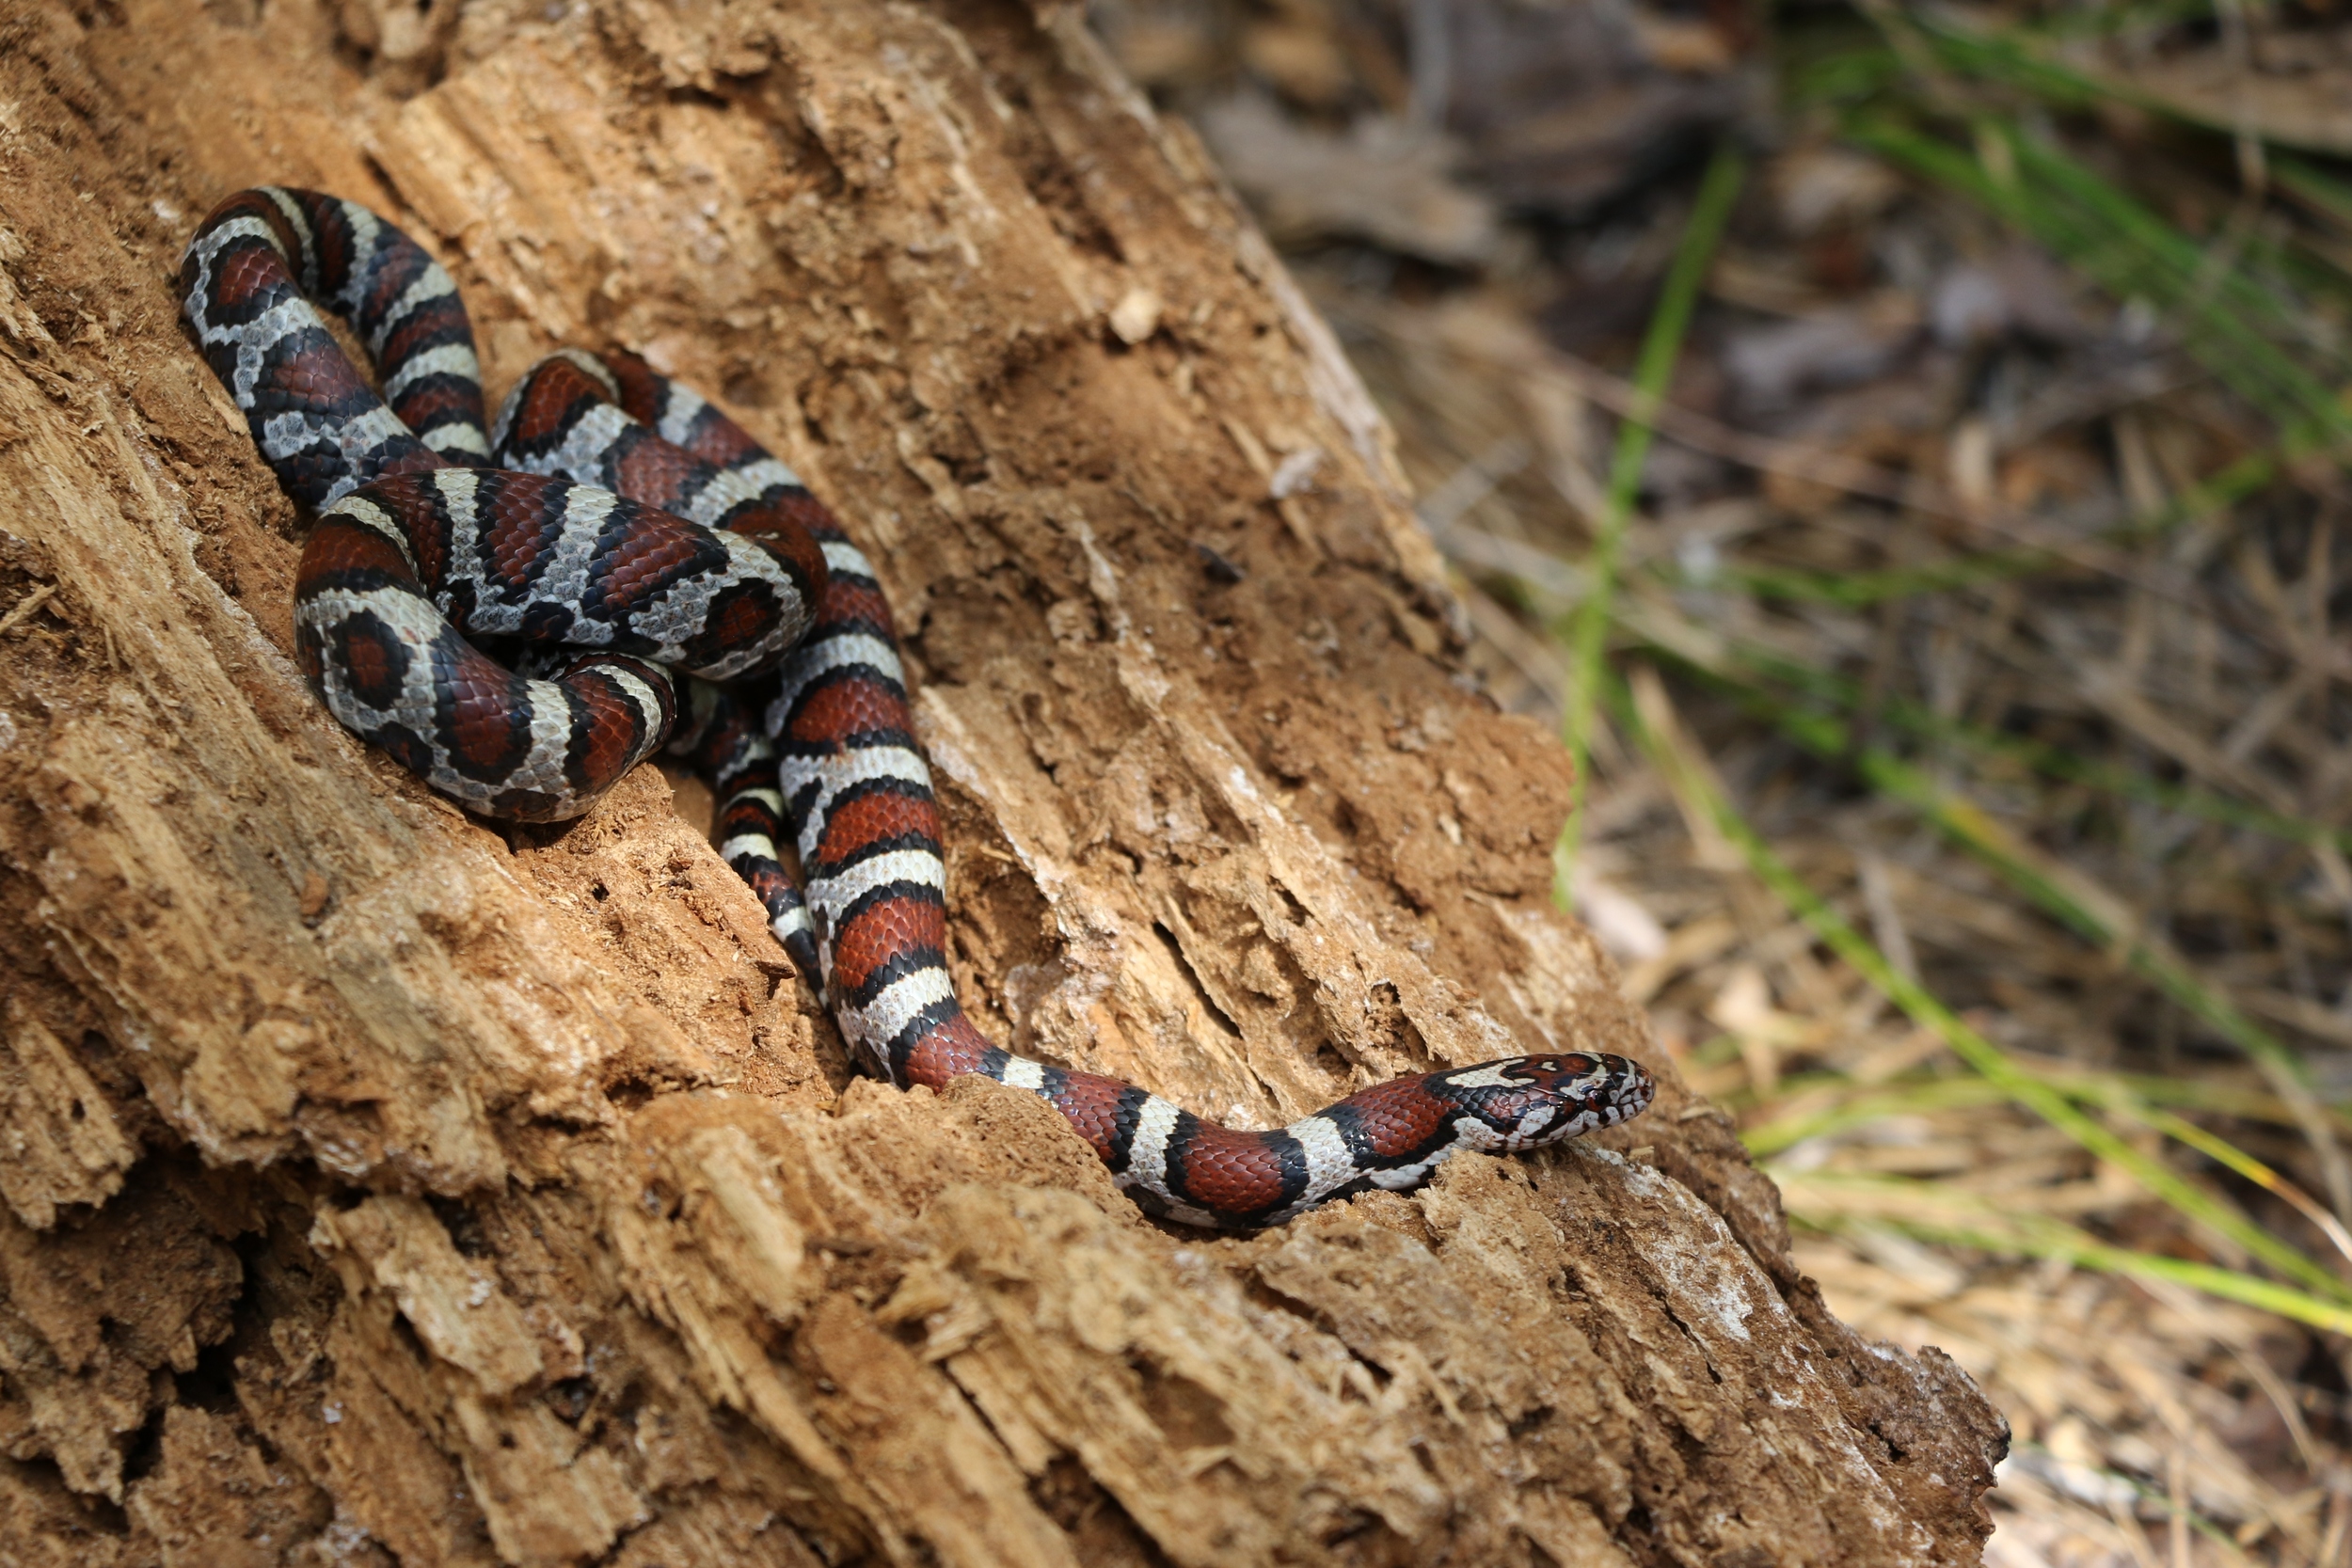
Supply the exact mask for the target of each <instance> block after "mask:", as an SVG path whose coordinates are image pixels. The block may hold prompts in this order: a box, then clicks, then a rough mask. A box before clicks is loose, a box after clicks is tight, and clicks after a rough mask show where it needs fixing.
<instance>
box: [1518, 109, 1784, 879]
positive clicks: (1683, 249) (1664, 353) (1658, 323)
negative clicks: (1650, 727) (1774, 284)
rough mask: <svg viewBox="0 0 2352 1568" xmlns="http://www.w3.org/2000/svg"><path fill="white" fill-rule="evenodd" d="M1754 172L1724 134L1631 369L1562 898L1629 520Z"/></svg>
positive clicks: (1590, 627) (1596, 596) (1577, 635)
mask: <svg viewBox="0 0 2352 1568" xmlns="http://www.w3.org/2000/svg"><path fill="white" fill-rule="evenodd" d="M1746 178H1747V159H1746V157H1745V156H1744V155H1743V154H1742V153H1741V152H1740V150H1739V149H1738V147H1736V146H1735V145H1734V144H1732V143H1731V142H1729V141H1726V142H1724V144H1723V145H1722V146H1721V147H1720V148H1718V149H1717V150H1716V152H1715V156H1714V159H1713V161H1711V162H1710V163H1709V164H1708V166H1707V175H1706V178H1705V179H1704V180H1703V181H1702V182H1700V185H1699V194H1698V199H1697V200H1696V201H1695V202H1693V203H1692V208H1691V221H1690V223H1689V225H1688V226H1687V227H1685V228H1684V230H1683V231H1682V243H1681V244H1680V245H1679V246H1677V249H1676V251H1675V259H1674V266H1673V267H1672V269H1671V270H1669V271H1668V272H1667V274H1666V284H1665V288H1664V290H1663V292H1662V293H1661V294H1660V296H1659V300H1658V309H1657V311H1656V312H1655V313H1654V314H1653V315H1652V316H1651V317H1650V323H1649V330H1648V332H1647V333H1646V334H1645V336H1644V337H1643V340H1642V356H1641V360H1640V364H1639V369H1638V370H1637V371H1636V372H1635V374H1634V378H1633V385H1634V391H1635V395H1636V398H1637V399H1638V401H1637V402H1636V403H1635V404H1634V407H1633V409H1632V412H1631V413H1630V414H1629V416H1628V418H1627V419H1626V421H1625V423H1624V424H1623V425H1621V426H1620V427H1619V428H1618V431H1617V446H1616V452H1615V455H1614V457H1613V459H1612V461H1611V463H1610V467H1609V497H1608V503H1607V509H1606V510H1605V511H1604V512H1603V513H1602V514H1601V515H1600V517H1599V519H1598V522H1597V527H1596V530H1595V535H1594V539H1593V556H1592V562H1591V564H1590V566H1589V568H1588V570H1587V577H1588V581H1587V586H1586V589H1585V595H1584V602H1583V604H1582V605H1581V607H1580V608H1579V610H1578V611H1577V617H1576V626H1575V629H1574V632H1573V638H1572V643H1571V646H1572V649H1573V657H1572V658H1571V660H1570V662H1569V667H1568V681H1569V687H1568V695H1567V702H1566V704H1565V711H1564V712H1563V713H1562V715H1561V725H1562V732H1563V738H1565V741H1566V742H1567V748H1568V759H1569V761H1570V762H1571V763H1572V764H1573V765H1574V767H1575V769H1576V780H1577V794H1576V803H1575V804H1574V805H1573V806H1572V807H1570V809H1569V812H1568V820H1567V823H1566V825H1565V827H1563V828H1562V829H1561V832H1560V845H1559V848H1558V850H1557V851H1556V853H1555V855H1554V859H1555V861H1556V862H1557V863H1558V864H1559V865H1560V867H1561V872H1562V877H1561V885H1560V887H1559V890H1558V897H1559V898H1560V900H1561V902H1562V904H1563V905H1564V906H1565V904H1566V903H1567V902H1568V901H1569V899H1570V897H1571V895H1570V892H1569V889H1568V885H1567V872H1568V871H1569V870H1570V869H1571V868H1572V867H1573V866H1574V865H1575V863H1576V846H1577V840H1578V839H1579V837H1580V836H1581V834H1582V832H1583V827H1584V795H1585V792H1586V789H1587V787H1588V784H1589V774H1588V771H1587V765H1588V763H1589V762H1590V760H1591V758H1590V754H1589V753H1590V750H1591V743H1592V734H1593V717H1594V694H1595V692H1596V691H1597V689H1598V685H1599V682H1600V680H1601V673H1602V672H1601V650H1602V645H1603V643H1604V642H1605V641H1606V639H1607V636H1608V631H1609V623H1610V614H1611V607H1610V601H1611V598H1612V596H1613V594H1614V592H1615V588H1616V580H1617V561H1618V557H1619V556H1620V554H1621V553H1622V552H1623V550H1624V547H1625V529H1626V523H1627V520H1628V519H1629V518H1630V517H1631V516H1632V515H1633V501H1634V497H1635V496H1636V494H1637V493H1638V492H1639V491H1640V488H1641V483H1642V468H1643V466H1644V465H1645V463H1647V462H1648V460H1649V449H1650V441H1651V438H1652V436H1654V435H1655V434H1656V430H1655V425H1654V423H1653V421H1654V420H1656V419H1657V417H1658V405H1659V404H1661V403H1663V402H1664V401H1665V398H1666V389H1667V388H1668V387H1669V386H1670V385H1671V384H1672V382H1673V380H1674V372H1675V366H1676V364H1677V362H1678V361H1679V360H1680V359H1681V357H1682V340H1683V336H1684V334H1685V333H1687V332H1688V331H1689V330H1690V326H1691V314H1692V311H1693V310H1694V309H1697V307H1698V299H1699V293H1700V292H1701V291H1702V290H1703V289H1704V288H1705V286H1706V283H1707V274H1708V269H1709V268H1711V267H1712V266H1713V265H1714V261H1715V246H1716V243H1717V242H1718V241H1719V240H1721V239H1722V238H1723V232H1724V224H1725V223H1727V222H1728V221H1729V220H1730V217H1731V208H1732V204H1733V202H1735V201H1737V200H1738V199H1739V196H1740V185H1741V183H1742V182H1744V181H1745V180H1746Z"/></svg>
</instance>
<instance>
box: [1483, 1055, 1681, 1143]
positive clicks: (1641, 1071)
mask: <svg viewBox="0 0 2352 1568" xmlns="http://www.w3.org/2000/svg"><path fill="white" fill-rule="evenodd" d="M1439 1076H1441V1077H1442V1078H1444V1079H1445V1080H1446V1082H1447V1087H1448V1088H1449V1089H1451V1090H1452V1091H1453V1092H1454V1093H1455V1094H1456V1095H1458V1096H1460V1097H1461V1099H1462V1101H1464V1103H1465V1105H1466V1106H1467V1107H1469V1108H1470V1109H1473V1110H1474V1111H1475V1113H1476V1114H1477V1116H1478V1117H1479V1118H1480V1119H1481V1120H1482V1121H1484V1122H1485V1123H1486V1126H1487V1127H1488V1128H1489V1129H1490V1130H1491V1131H1492V1132H1494V1133H1496V1134H1497V1135H1498V1136H1499V1137H1500V1138H1501V1140H1502V1147H1503V1148H1513V1149H1518V1148H1536V1147H1538V1146H1539V1145H1543V1144H1549V1143H1557V1142H1559V1141H1560V1140H1561V1139H1563V1138H1573V1137H1575V1136H1577V1135H1578V1134H1579V1133H1582V1132H1595V1131H1597V1130H1598V1129H1600V1128H1603V1127H1614V1126H1616V1125H1617V1123H1619V1122H1621V1121H1630V1120H1632V1119H1633V1118H1634V1117H1638V1116H1640V1115H1641V1114H1642V1113H1643V1112H1644V1111H1646V1110H1648V1109H1649V1102H1650V1101H1651V1100H1652V1099H1654V1098H1655V1097H1656V1095H1657V1093H1658V1081H1657V1080H1656V1079H1654V1078H1652V1077H1651V1076H1650V1074H1649V1069H1647V1068H1645V1067H1644V1066H1643V1065H1642V1064H1641V1063H1639V1062H1637V1061H1634V1060H1633V1059H1632V1058H1631V1057H1629V1056H1612V1055H1608V1054H1606V1053H1601V1052H1582V1051H1570V1052H1562V1053H1557V1054H1549V1055H1542V1056H1509V1057H1505V1058H1504V1059H1503V1060H1502V1061H1499V1062H1481V1063H1480V1064H1479V1065H1478V1066H1476V1067H1470V1068H1461V1069H1456V1070H1454V1071H1453V1072H1449V1073H1443V1074H1440V1075H1439Z"/></svg>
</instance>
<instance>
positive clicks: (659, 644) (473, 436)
mask: <svg viewBox="0 0 2352 1568" xmlns="http://www.w3.org/2000/svg"><path fill="white" fill-rule="evenodd" d="M181 284H182V302H183V309H185V311H186V314H187V318H188V322H189V325H191V326H192V327H193V328H194V329H195V331H196V336H197V341H198V342H199V344H200V345H201V347H202V348H203V350H204V354H205V356H206V358H207V360H208V361H209V362H210V363H211V365H212V367H213V370H214V372H215V373H216V374H217V375H218V376H219V377H220V379H221V382H222V384H223V385H224V386H226V387H227V388H229V391H230V395H231V396H232V397H233V398H234V399H235V400H236V402H237V404H238V406H239V407H240V408H242V409H244V410H245V413H246V421H247V423H248V424H249V425H250V426H251V428H252V430H253V436H254V439H255V441H256V442H258V443H259V444H260V446H261V449H262V455H263V457H265V458H266V459H267V460H268V461H269V463H270V466H271V467H273V468H274V469H275V470H276V471H277V474H278V482H279V483H281V484H282V485H284V486H285V488H286V490H287V491H288V493H289V494H291V495H292V496H294V499H296V500H298V501H300V502H302V503H304V504H305V505H308V506H310V507H314V508H317V509H318V510H319V520H318V525H317V527H315V528H314V529H313V530H312V531H311V535H310V541H309V543H308V545H307V546H306V547H305V549H304V551H303V558H302V564H301V566H300V568H299V570H298V573H297V576H296V580H295V600H296V607H295V624H296V633H297V651H298V654H299V656H300V659H301V663H302V667H303V670H304V673H306V674H307V675H308V676H309V678H310V683H311V685H312V687H313V688H314V689H316V690H317V691H318V692H319V694H320V696H321V697H322V698H323V699H324V700H325V701H326V705H327V707H328V708H329V710H330V711H332V712H333V713H334V714H335V716H336V718H337V719H339V720H340V721H342V722H343V723H344V724H345V725H347V726H348V727H349V728H351V729H352V730H353V731H354V732H355V733H357V734H358V735H360V736H363V737H365V738H367V739H369V740H371V741H373V742H374V743H375V744H377V745H378V746H381V747H382V748H383V749H384V750H385V751H386V752H389V753H390V754H391V755H392V756H393V757H394V758H396V759H397V760H398V761H399V762H400V763H401V764H402V765H403V766H404V767H406V768H410V769H411V770H413V771H414V772H416V773H417V774H418V775H419V776H420V777H421V778H423V779H424V780H425V782H426V783H427V784H431V785H432V786H433V787H434V788H436V789H437V790H440V791H441V792H443V793H444V794H447V795H450V796H452V797H453V798H454V799H456V800H461V801H463V802H464V803H465V804H467V805H469V806H471V807H473V808H475V809H476V810H479V811H484V812H488V813H491V814H493V815H497V816H513V817H523V818H532V819H549V818H561V817H566V816H577V815H579V814H580V812H582V811H584V810H586V809H587V808H588V806H589V804H590V803H591V802H592V801H594V800H595V799H596V796H597V795H599V794H600V793H602V792H603V791H604V790H605V789H607V788H609V787H610V786H611V785H612V783H613V782H614V781H616V780H617V779H619V778H620V777H621V775H622V774H623V773H626V772H627V771H628V769H629V768H632V767H634V766H635V765H636V764H637V763H638V762H639V761H641V760H643V759H644V757H645V756H646V755H647V754H648V753H649V752H651V751H652V750H653V749H654V748H655V747H658V746H660V745H661V744H662V742H663V741H664V740H665V739H666V738H667V737H668V736H669V733H670V730H671V727H672V721H673V720H674V718H675V712H676V696H675V689H674V687H673V684H672V677H671V676H670V675H668V674H665V673H663V672H662V669H661V668H660V667H670V668H675V670H677V671H679V672H682V673H686V674H690V675H697V676H701V677H704V678H707V679H710V680H728V679H733V678H736V677H739V676H743V675H749V674H756V673H761V672H764V671H767V670H770V669H772V668H774V667H775V665H776V663H777V662H778V661H779V660H780V659H781V658H782V657H784V655H785V653H786V651H787V649H789V648H790V647H791V646H792V645H793V644H794V643H795V642H796V641H799V640H800V638H801V636H802V634H803V632H804V631H805V630H806V629H807V627H808V626H809V623H810V617H811V612H812V610H813V609H814V607H815V605H816V603H817V601H818V596H819V595H820V594H822V592H823V589H824V557H823V555H822V553H821V552H820V551H819V550H818V547H817V545H816V543H815V541H814V540H813V539H811V538H810V537H809V535H808V532H807V531H806V529H805V528H803V527H802V526H801V525H800V524H799V523H798V522H797V521H796V520H795V519H794V518H793V517H792V516H790V515H785V514H780V513H777V512H775V511H774V510H773V509H767V510H760V509H755V508H750V507H735V508H731V509H730V508H723V507H722V508H718V509H716V510H710V509H704V510H707V511H709V515H708V516H707V517H705V516H701V515H688V516H681V515H674V514H673V512H672V511H670V510H665V507H666V506H668V505H669V504H670V503H671V502H673V501H674V500H676V499H679V498H678V497H676V496H674V495H673V494H672V493H670V492H669V491H667V490H662V489H660V487H659V486H658V485H655V484H653V483H650V482H647V483H635V482H637V481H641V480H647V478H648V476H649V475H651V474H656V473H658V472H660V470H661V468H662V466H663V463H664V461H665V458H664V454H665V453H666V454H668V458H669V459H671V460H675V462H674V464H673V466H675V463H676V462H682V463H687V464H692V463H693V461H694V460H692V459H691V458H688V457H686V456H685V454H684V453H682V452H680V451H677V449H676V448H675V447H672V446H670V445H669V444H668V443H666V442H656V443H654V447H655V448H658V449H659V450H649V451H647V452H646V454H645V460H644V462H642V463H640V464H638V465H637V466H636V467H635V468H633V469H632V470H631V471H630V472H629V474H628V476H627V477H628V478H629V479H630V480H631V481H632V483H631V485H629V486H628V488H631V489H632V490H634V491H636V492H637V493H638V494H637V498H636V499H623V498H622V497H621V496H620V495H618V494H615V493H614V491H613V489H612V487H611V486H610V485H606V484H600V483H595V482H593V481H591V482H588V483H581V482H580V481H577V480H574V479H570V478H563V477H551V476H549V475H548V474H547V473H546V472H544V471H540V472H529V471H511V470H514V469H516V467H521V466H520V465H515V464H509V465H506V466H504V467H501V468H499V469H491V468H489V467H487V466H488V464H489V451H490V443H489V437H488V436H487V434H486V433H485V430H484V428H483V418H482V388H481V373H480V367H479V365H478V364H477V362H476V360H475V356H474V348H473V330H472V327H471V325H469V322H468V320H467V317H466V310H465V306H464V304H463V302H462V301H461V300H460V299H459V298H458V296H457V291H456V286H455V285H454V284H453V282H452V281H451V280H450V277H449V275H448V274H447V273H446V272H444V271H443V270H442V269H441V268H440V266H439V265H438V264H437V263H436V262H435V261H433V260H432V259H431V258H430V257H429V256H427V255H426V254H425V252H424V251H423V249H422V248H421V247H420V246H419V245H417V244H416V243H415V242H414V241H413V240H411V239H409V238H408V237H407V236H406V235H405V234H403V233H402V232H401V231H400V230H397V229H395V228H393V227H392V226H391V225H390V224H388V223H386V222H384V221H383V220H382V219H381V218H379V217H377V216H376V215H375V214H373V213H370V212H369V211H368V210H367V209H365V208H363V207H360V206H358V205H356V204H355V203H352V202H348V201H343V200H341V199H339V198H334V197H329V196H322V195H319V194H318V193H316V192H312V191H296V190H284V189H279V188H278V187H274V186H271V187H262V188H258V189H255V190H249V191H241V192H239V193H238V194H236V195H235V196H232V197H230V198H229V199H228V200H227V201H224V202H222V203H221V204H220V205H219V206H218V207H216V208H215V209H214V211H213V212H212V214H210V215H208V216H207V217H206V218H205V220H204V221H203V223H202V224H200V225H199V227H198V229H197V231H196V234H195V236H194V238H193V239H191V240H190V241H189V244H188V248H187V253H186V255H185V257H184V258H183V261H182V263H181ZM322 303H323V304H325V305H326V306H328V307H331V308H333V309H337V310H339V311H340V312H341V313H342V314H343V315H344V316H345V317H346V318H347V319H348V320H349V321H350V322H351V324H352V325H353V326H354V327H355V328H356V329H357V330H358V333H359V335H360V337H361V338H362V339H363V340H364V341H366V342H367V344H368V346H369V350H370V352H371V353H372V354H373V356H374V357H375V360H376V364H377V368H378V370H379V372H380V373H381V374H382V377H383V387H384V396H383V397H379V396H378V395H377V394H376V392H375V390H374V389H373V388H371V387H370V386H369V385H368V383H367V381H366V380H365V378H364V377H362V376H361V375H360V373H359V372H358V369H357V367H355V366H354V365H353V364H352V363H351V361H350V360H349V359H348V358H347V357H346V356H344V354H343V353H342V349H341V348H340V347H339V346H337V344H336V341H335V339H334V336H333V334H332V333H331V332H330V331H329V330H328V328H327V325H326V321H325V320H324V318H323V317H322V316H321V315H320V313H319V305H320V304H322ZM603 396H604V394H603V392H602V389H601V388H599V390H598V399H599V401H598V403H597V406H599V407H609V406H610V404H608V403H604V402H603V401H601V400H602V398H603ZM386 398H389V399H390V406H387V405H386V402H385V399H386ZM524 434H525V436H529V435H530V434H531V431H530V430H529V429H528V428H526V429H525V432H524ZM639 469H643V470H644V472H639V471H637V470H639ZM690 510H692V509H690ZM714 524H715V525H718V526H713V525H714ZM469 639H471V640H480V639H488V640H491V641H493V642H494V643H496V644H511V645H514V646H516V647H519V648H520V649H522V650H523V651H524V654H525V657H526V658H527V659H528V661H529V662H530V664H531V665H532V673H552V674H553V675H554V677H555V678H553V679H533V678H531V676H530V675H529V674H525V673H517V672H516V671H514V670H510V669H508V668H507V667H505V666H504V665H502V664H501V663H500V662H498V661H497V660H496V659H494V658H492V657H489V655H488V654H486V653H485V652H484V651H483V650H482V649H481V648H480V647H478V646H475V645H474V643H473V642H472V641H469ZM542 666H544V667H545V669H544V671H543V670H541V668H540V667H542Z"/></svg>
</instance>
